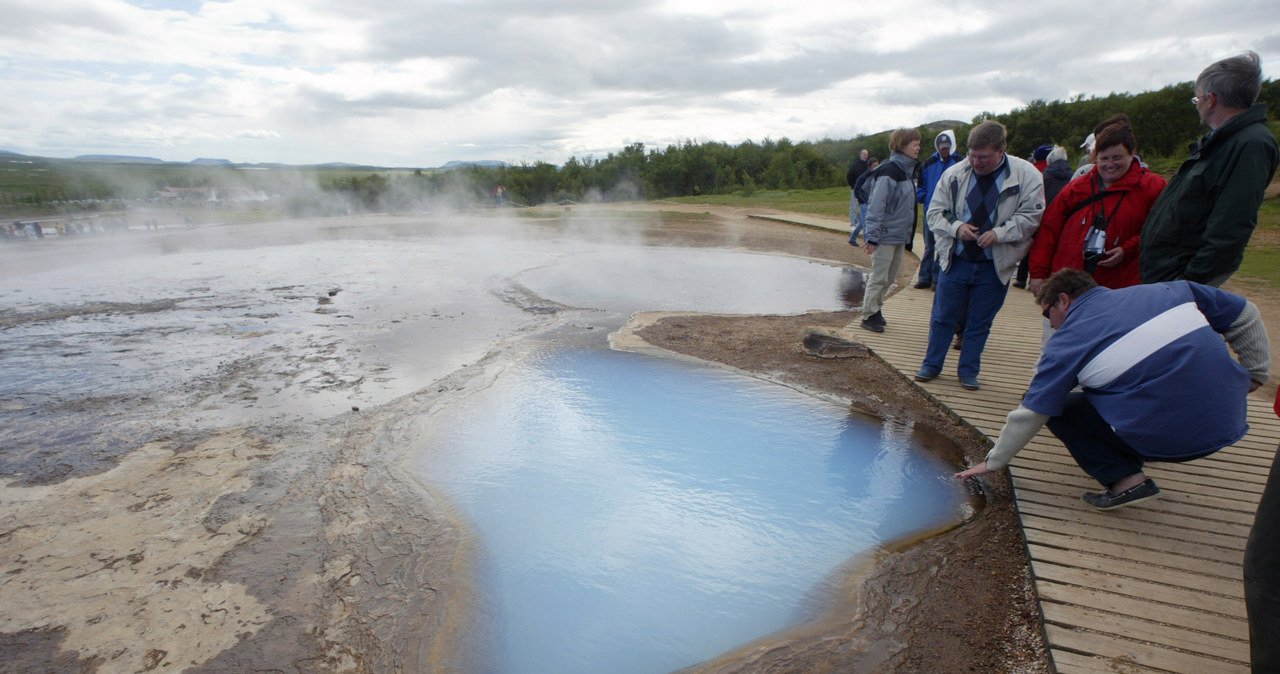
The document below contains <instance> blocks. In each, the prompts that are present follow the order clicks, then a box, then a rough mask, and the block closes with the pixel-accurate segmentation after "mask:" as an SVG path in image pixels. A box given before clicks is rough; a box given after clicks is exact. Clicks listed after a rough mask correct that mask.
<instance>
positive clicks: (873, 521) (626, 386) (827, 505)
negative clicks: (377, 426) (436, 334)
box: [423, 347, 965, 673]
mask: <svg viewBox="0 0 1280 674" xmlns="http://www.w3.org/2000/svg"><path fill="white" fill-rule="evenodd" d="M437 416H438V417H439V418H437V419H434V421H433V423H432V429H431V431H430V432H431V434H432V436H431V437H432V439H431V442H430V447H429V449H427V450H426V451H424V453H423V457H424V459H423V470H424V471H425V472H426V473H427V475H428V476H429V477H430V478H431V479H433V480H434V481H435V482H436V483H437V484H439V485H440V486H441V487H442V488H443V489H444V490H445V491H446V492H447V493H448V494H449V495H451V496H452V497H453V498H454V499H456V501H457V502H458V503H459V504H460V505H461V509H462V510H463V512H465V513H466V515H467V516H468V517H469V518H470V519H471V520H472V521H473V524H474V526H475V527H476V529H477V531H478V536H479V537H480V538H481V540H482V547H483V549H484V550H485V559H484V571H483V580H484V581H486V582H487V585H488V587H487V592H488V594H489V595H490V596H491V598H492V600H493V601H492V606H493V607H494V608H493V609H492V610H493V611H494V612H495V613H496V620H495V622H496V625H495V631H494V635H493V643H492V644H491V646H490V647H489V648H490V649H491V653H490V655H491V656H492V657H493V659H494V660H495V663H494V665H495V667H496V668H497V670H498V671H502V672H518V673H534V672H663V671H669V670H672V669H676V668H679V667H683V666H688V665H692V664H695V663H697V662H700V661H702V660H705V659H708V658H711V657H714V656H716V655H717V654H719V653H722V652H724V651H726V650H729V649H731V648H733V647H734V646H737V645H740V644H743V643H745V642H748V641H750V640H752V639H755V638H758V637H762V636H765V635H767V634H769V633H772V632H774V631H777V630H779V629H782V628H785V627H788V626H790V625H795V624H797V623H799V622H802V621H803V620H805V619H806V618H807V617H810V616H811V610H812V608H813V607H814V603H813V602H814V599H815V597H814V592H815V586H817V585H818V584H819V583H820V582H821V581H822V580H823V579H824V578H826V577H828V576H829V575H830V574H831V573H832V572H833V571H834V570H835V569H836V568H837V567H838V566H840V565H841V564H842V563H843V562H845V561H847V560H849V559H850V558H851V557H852V556H854V555H856V554H858V553H859V552H863V551H867V550H869V549H873V548H875V547H876V546H877V545H879V544H881V543H883V542H885V541H888V540H889V539H892V538H894V537H897V536H901V535H904V534H908V533H910V532H915V531H921V530H925V529H929V528H933V527H937V526H940V525H944V524H946V523H947V522H949V521H953V520H955V519H957V518H958V517H959V514H960V512H961V509H962V508H963V504H964V502H965V495H964V493H963V490H962V489H960V487H958V486H957V485H956V484H955V481H954V480H950V479H949V470H948V469H947V467H946V466H944V465H942V464H941V462H939V461H937V460H935V459H933V458H931V456H930V454H928V453H927V452H923V451H918V449H919V443H920V440H919V439H917V438H915V437H914V436H913V433H912V431H911V430H910V429H909V428H906V427H904V426H901V425H896V424H893V423H885V422H881V421H880V420H877V419H871V418H867V417H861V416H856V415H851V414H850V413H849V412H848V411H847V410H846V409H845V408H844V407H842V406H840V405H836V404H832V403H828V402H824V401H820V400H817V399H815V398H813V397H811V396H808V395H805V394H802V393H799V392H797V391H793V390H791V389H788V388H785V387H782V386H779V385H776V384H771V383H767V382H763V381H760V380H756V379H753V378H749V377H745V376H741V375H737V374H733V373H729V372H726V371H723V370H720V369H717V368H713V367H709V366H706V367H704V366H697V365H691V364H688V363H679V362H670V361H666V360H662V359H658V358H654V357H650V356H642V355H636V354H629V353H620V352H612V351H609V350H607V349H604V348H594V349H593V348H577V347H575V348H567V349H566V348H552V347H548V348H547V349H546V350H544V351H542V352H540V353H539V354H538V355H536V356H533V357H530V358H527V359H524V360H523V361H522V364H521V365H519V366H516V367H514V368H512V369H509V370H508V371H507V372H506V373H504V374H503V376H502V377H500V378H499V380H498V381H497V382H496V383H495V384H494V385H493V386H491V387H490V388H488V389H486V390H485V391H483V392H482V393H479V394H476V395H473V396H470V397H469V398H467V399H466V400H464V401H462V402H460V403H458V404H456V405H455V406H454V407H453V408H451V409H448V410H446V411H442V412H440V413H438V415H437Z"/></svg>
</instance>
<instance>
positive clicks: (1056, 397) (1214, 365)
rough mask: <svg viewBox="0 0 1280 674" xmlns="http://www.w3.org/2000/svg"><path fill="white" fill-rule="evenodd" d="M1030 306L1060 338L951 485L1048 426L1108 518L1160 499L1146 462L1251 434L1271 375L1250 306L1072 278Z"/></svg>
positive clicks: (1258, 320)
mask: <svg viewBox="0 0 1280 674" xmlns="http://www.w3.org/2000/svg"><path fill="white" fill-rule="evenodd" d="M1036 301H1037V302H1039V303H1040V306H1041V307H1042V308H1043V309H1044V314H1045V315H1046V316H1048V318H1049V320H1050V322H1051V323H1052V324H1053V327H1054V329H1055V330H1056V331H1057V332H1055V333H1054V335H1053V337H1052V338H1051V339H1050V340H1049V344H1048V346H1047V348H1046V349H1045V351H1044V355H1042V356H1041V357H1040V362H1039V364H1038V366H1037V372H1036V375H1035V377H1033V378H1032V379H1031V385H1030V387H1029V388H1028V389H1027V394H1026V395H1025V396H1024V397H1023V399H1022V403H1021V404H1019V405H1018V407H1017V408H1015V409H1014V410H1013V411H1012V412H1010V413H1009V415H1008V417H1007V420H1006V421H1005V425H1004V427H1003V428H1001V429H1000V435H999V437H997V438H996V442H995V445H994V446H993V447H992V449H991V451H990V452H988V453H987V458H986V460H985V461H983V462H981V463H979V464H978V465H976V466H974V467H972V468H970V469H968V470H965V471H962V472H960V473H956V477H957V478H966V477H970V476H973V475H983V474H985V473H990V472H992V471H996V470H999V469H1001V468H1003V467H1005V466H1007V465H1008V464H1009V462H1010V461H1011V460H1012V459H1013V457H1014V455H1016V454H1017V453H1018V452H1019V451H1021V450H1022V448H1023V447H1025V446H1026V444H1027V443H1028V442H1029V441H1030V440H1031V438H1032V437H1033V436H1034V435H1035V434H1036V433H1037V432H1038V431H1039V430H1040V428H1041V427H1043V426H1045V425H1047V426H1048V427H1049V430H1050V431H1051V432H1052V433H1053V434H1054V435H1055V436H1057V437H1058V439H1059V440H1061V441H1062V444H1064V445H1066V447H1067V451H1069V452H1071V458H1073V459H1075V461H1076V463H1077V464H1079V466H1080V467H1081V468H1082V469H1083V470H1084V472H1086V473H1088V474H1089V476H1090V477H1092V478H1094V479H1095V480H1097V481H1098V482H1099V483H1100V484H1102V485H1103V487H1104V490H1103V491H1101V492H1087V493H1085V494H1084V495H1083V497H1082V499H1083V500H1084V502H1085V503H1087V504H1088V505H1090V506H1092V507H1094V508H1096V509H1098V510H1113V509H1115V508H1119V507H1122V506H1127V505H1132V504H1134V503H1140V502H1142V501H1146V500H1148V499H1152V498H1155V497H1157V496H1159V495H1160V488H1159V487H1158V486H1156V483H1155V481H1154V480H1152V479H1150V478H1148V477H1147V476H1146V475H1145V474H1144V473H1143V472H1142V469H1143V466H1144V465H1145V464H1146V463H1147V462H1148V461H1167V462H1178V463H1180V462H1184V461H1191V460H1193V459H1198V458H1201V457H1204V456H1208V455H1209V454H1212V453H1214V452H1216V451H1218V450H1219V449H1222V448H1223V447H1226V446H1227V445H1230V444H1233V443H1235V442H1237V441H1238V440H1239V439H1240V438H1242V437H1244V434H1245V433H1246V432H1247V431H1248V430H1249V424H1248V423H1246V420H1245V417H1246V414H1247V411H1248V410H1247V401H1246V397H1247V396H1248V394H1249V393H1250V392H1251V391H1256V390H1257V389H1258V387H1260V386H1261V385H1262V384H1265V383H1266V381H1267V379H1268V378H1269V376H1270V375H1269V372H1270V370H1271V343H1270V341H1269V340H1268V339H1267V328H1266V326H1265V325H1264V324H1263V322H1262V315H1261V314H1260V313H1259V312H1258V307H1256V306H1254V304H1253V303H1252V302H1249V301H1248V300H1246V299H1245V298H1243V297H1241V296H1239V295H1235V294H1232V293H1229V292H1226V291H1224V290H1218V289H1217V288H1214V287H1211V286H1206V285H1201V284H1199V283H1191V282H1188V281H1171V282H1166V283H1156V284H1149V285H1136V286H1130V287H1128V288H1121V289H1119V290H1111V289H1110V288H1103V287H1101V286H1099V285H1098V284H1097V282H1096V281H1094V280H1093V277H1092V276H1090V275H1089V274H1086V273H1085V272H1083V271H1081V270H1079V269H1070V268H1068V269H1063V270H1062V271H1060V272H1058V273H1056V274H1054V275H1053V276H1051V277H1049V279H1048V280H1047V281H1045V283H1044V285H1043V286H1042V287H1041V288H1040V292H1039V293H1038V294H1037V295H1036ZM1224 338H1225V342H1224ZM1227 344H1230V345H1231V349H1233V350H1234V351H1235V352H1236V354H1238V355H1239V358H1240V362H1238V363H1237V362H1236V361H1235V360H1234V359H1233V358H1232V357H1231V352H1230V351H1229V350H1228V349H1227ZM1077 386H1079V387H1081V388H1082V391H1080V392H1076V391H1074V389H1075V388H1076V387H1077ZM1192 411H1194V413H1192ZM1274 544H1275V542H1274V541H1268V545H1269V546H1274Z"/></svg>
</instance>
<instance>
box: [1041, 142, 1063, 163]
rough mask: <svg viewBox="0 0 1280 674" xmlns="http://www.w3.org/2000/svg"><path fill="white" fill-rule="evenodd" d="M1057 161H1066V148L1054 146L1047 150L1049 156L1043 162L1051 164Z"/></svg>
mask: <svg viewBox="0 0 1280 674" xmlns="http://www.w3.org/2000/svg"><path fill="white" fill-rule="evenodd" d="M1059 159H1061V160H1062V161H1066V160H1067V148H1065V147H1062V146H1061V145H1054V146H1053V149H1052V150H1049V156H1048V157H1045V161H1047V162H1049V163H1050V164H1052V163H1053V162H1055V161H1058V160H1059Z"/></svg>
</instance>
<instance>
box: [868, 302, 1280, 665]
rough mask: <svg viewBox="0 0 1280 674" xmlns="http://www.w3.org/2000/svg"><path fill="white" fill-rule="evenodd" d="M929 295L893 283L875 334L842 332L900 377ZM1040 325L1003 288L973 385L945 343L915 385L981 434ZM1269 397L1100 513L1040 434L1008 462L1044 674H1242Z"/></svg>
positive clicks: (1078, 474)
mask: <svg viewBox="0 0 1280 674" xmlns="http://www.w3.org/2000/svg"><path fill="white" fill-rule="evenodd" d="M932 303H933V293H932V292H931V291H928V290H916V289H914V288H906V289H903V290H901V291H900V292H898V293H897V294H895V295H893V296H892V297H890V298H889V299H888V301H887V302H886V303H885V307H884V316H885V318H886V319H887V320H888V322H889V327H888V329H887V330H886V331H885V332H884V333H883V334H876V333H872V332H868V331H865V330H858V334H857V335H856V338H857V339H858V341H861V342H863V343H865V344H866V345H867V346H868V347H870V348H871V349H872V350H873V351H874V352H875V353H876V354H878V355H879V356H880V357H882V358H884V359H885V360H886V361H888V362H889V363H890V364H891V365H893V366H894V367H895V368H897V369H898V370H899V371H901V372H902V373H903V374H904V375H906V376H908V377H909V376H911V375H912V374H914V373H915V371H916V370H918V369H919V367H920V362H921V360H922V359H923V358H924V349H925V342H926V336H927V335H928V332H929V313H930V309H931V307H932ZM1042 322H1043V321H1042V318H1041V316H1040V308H1039V307H1038V306H1037V305H1036V303H1035V302H1034V300H1033V299H1032V296H1031V293H1029V292H1027V291H1025V290H1019V289H1016V288H1011V289H1010V290H1009V296H1008V298H1007V299H1006V301H1005V305H1004V308H1003V309H1002V310H1001V311H1000V314H999V315H998V316H997V318H996V321H995V325H994V326H993V327H992V334H991V341H990V342H988V349H987V352H986V355H987V358H985V359H984V361H983V367H982V374H981V376H980V377H979V379H980V380H981V382H982V389H981V390H978V391H966V390H965V389H963V388H962V387H961V386H960V382H959V381H958V380H957V378H956V376H955V367H956V363H957V361H958V357H959V352H957V351H951V352H949V354H948V356H947V364H946V367H945V368H944V369H943V374H942V375H940V376H939V377H938V378H937V379H935V380H933V381H931V382H928V383H926V384H920V385H919V386H920V387H921V388H922V389H923V390H925V391H926V392H927V393H928V394H929V395H930V396H931V397H933V398H934V399H935V400H937V401H938V402H939V403H940V404H941V405H942V406H944V407H945V408H947V409H949V410H950V411H951V412H952V413H954V414H955V415H957V416H958V417H959V418H961V419H963V420H965V421H966V422H968V423H969V424H971V425H972V426H973V427H974V428H976V429H977V430H978V431H979V432H981V433H983V434H985V435H987V436H988V437H990V438H991V439H993V440H994V438H995V437H996V435H998V434H999V431H1000V427H1001V426H1002V425H1003V424H1004V418H1005V415H1006V414H1007V413H1008V412H1009V410H1011V409H1013V408H1014V407H1016V406H1017V405H1018V401H1019V400H1020V399H1021V396H1022V393H1023V392H1024V391H1025V390H1026V387H1027V383H1028V382H1029V381H1030V379H1031V368H1032V365H1033V364H1034V363H1035V361H1036V360H1037V359H1038V357H1039V350H1040V339H1041V330H1042ZM995 345H999V346H998V348H993V347H994V346H995ZM997 355H999V357H996V356H997ZM1270 402H1271V401H1269V400H1263V399H1262V397H1261V396H1258V395H1255V396H1250V404H1249V425H1250V426H1251V428H1252V430H1251V431H1250V432H1249V435H1247V436H1246V437H1245V438H1244V439H1243V440H1241V441H1240V442H1239V443H1237V444H1236V445H1233V446H1232V447H1228V448H1226V449H1224V450H1222V451H1219V452H1217V453H1216V454H1214V455H1212V456H1210V457H1208V458H1205V459H1201V460H1198V461H1193V462H1190V463H1186V464H1150V465H1149V466H1148V470H1147V473H1148V474H1149V475H1150V476H1152V477H1153V478H1155V480H1156V482H1157V483H1159V485H1160V489H1161V492H1162V494H1161V497H1160V498H1159V499H1157V500H1155V501H1151V502H1148V503H1144V504H1142V505H1138V506H1133V507H1130V508H1124V509H1121V510H1118V511H1114V512H1110V513H1102V512H1097V511H1095V510H1093V509H1092V508H1090V507H1089V506H1086V505H1085V504H1084V503H1083V502H1082V501H1081V500H1080V494H1081V493H1082V492H1084V491H1086V490H1096V489H1097V488H1098V485H1097V483H1096V482H1094V481H1093V480H1092V479H1091V478H1089V477H1088V476H1087V475H1085V474H1084V472H1083V471H1081V470H1080V468H1079V467H1078V466H1076V464H1075V462H1074V461H1072V459H1071V456H1070V455H1069V454H1068V453H1067V451H1066V448H1064V447H1063V446H1062V444H1061V443H1060V442H1058V440H1057V439H1056V438H1054V437H1053V435H1051V434H1050V433H1049V431H1048V430H1047V429H1046V430H1043V431H1041V433H1040V435H1039V436H1037V438H1036V439H1035V441H1033V443H1032V444H1031V445H1029V446H1028V447H1027V448H1026V449H1025V450H1023V451H1022V453H1021V454H1019V455H1018V457H1017V458H1016V459H1015V460H1014V461H1013V464H1012V465H1011V466H1010V474H1011V475H1012V477H1013V483H1014V488H1015V491H1016V498H1017V506H1018V512H1019V514H1020V516H1021V519H1022V526H1023V531H1024V533H1025V535H1026V539H1027V549H1028V551H1029V553H1030V556H1031V567H1032V571H1033V573H1034V576H1035V587H1036V592H1037V593H1038V595H1039V597H1040V606H1041V609H1042V611H1043V613H1044V620H1045V634H1046V636H1047V637H1048V641H1049V648H1050V650H1051V652H1052V655H1053V659H1054V663H1055V665H1056V666H1057V669H1058V671H1060V672H1188V673H1192V672H1194V673H1197V674H1198V673H1201V672H1248V671H1249V664H1248V663H1249V641H1248V640H1249V629H1248V624H1247V622H1246V620H1245V607H1244V588H1243V584H1242V574H1241V562H1242V557H1243V552H1244V544H1245V540H1246V539H1247V538H1248V535H1249V527H1250V526H1251V524H1252V522H1253V513H1254V510H1255V509H1256V507H1257V503H1258V498H1259V496H1260V494H1261V492H1262V487H1263V484H1264V483H1265V482H1266V479H1267V472H1268V470H1269V469H1270V466H1271V460H1272V458H1273V457H1274V456H1275V452H1276V446H1277V443H1278V442H1280V420H1277V419H1276V417H1275V414H1274V413H1273V412H1272V410H1271V405H1270ZM1188 413H1194V410H1188Z"/></svg>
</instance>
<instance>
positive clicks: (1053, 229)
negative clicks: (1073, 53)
mask: <svg viewBox="0 0 1280 674" xmlns="http://www.w3.org/2000/svg"><path fill="white" fill-rule="evenodd" d="M1137 144H1138V141H1137V138H1136V137H1135V136H1134V134H1133V127H1131V126H1129V118H1128V117H1126V116H1125V115H1114V116H1112V117H1111V118H1109V119H1108V120H1107V121H1105V122H1103V124H1102V128H1101V129H1100V130H1099V131H1098V133H1097V161H1096V162H1095V163H1094V164H1093V167H1092V168H1091V169H1090V170H1089V172H1088V173H1086V174H1085V175H1084V176H1082V177H1080V178H1077V179H1076V180H1073V181H1072V182H1071V183H1070V184H1069V185H1067V187H1066V188H1065V189H1063V190H1062V192H1061V193H1060V194H1059V195H1058V198H1057V199H1056V200H1054V201H1053V203H1051V204H1049V207H1048V208H1047V209H1046V210H1045V213H1044V218H1043V219H1042V220H1041V221H1040V231H1038V232H1036V240H1035V243H1033V244H1032V245H1031V262H1030V264H1029V265H1028V267H1029V268H1030V273H1031V291H1032V292H1035V291H1037V290H1039V288H1040V284H1042V283H1044V280H1045V279H1047V278H1049V276H1050V275H1052V274H1053V273H1054V272H1056V271H1058V270H1059V269H1062V268H1064V267H1071V268H1073V269H1083V270H1084V271H1086V272H1089V273H1090V274H1092V275H1093V278H1094V279H1095V280H1097V282H1098V285H1101V286H1104V287H1107V288H1124V287H1127V286H1132V285H1137V284H1138V283H1140V282H1141V279H1140V277H1139V273H1138V267H1139V259H1138V240H1139V235H1141V234H1142V227H1143V223H1144V222H1146V220H1147V213H1149V212H1150V211H1151V205H1152V204H1154V203H1155V201H1156V198H1157V197H1159V196H1160V193H1161V191H1162V190H1164V187H1165V180H1164V178H1161V177H1160V176H1158V175H1156V174H1155V173H1152V172H1151V171H1148V170H1147V169H1145V168H1143V167H1142V165H1141V164H1139V163H1138V162H1137V161H1135V159H1134V157H1135V155H1134V152H1135V151H1136V149H1137Z"/></svg>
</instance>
